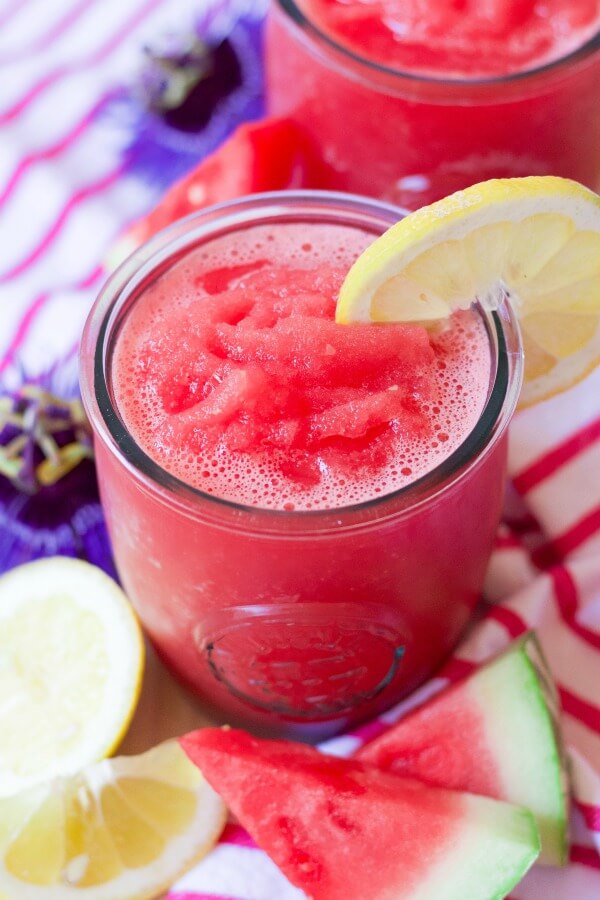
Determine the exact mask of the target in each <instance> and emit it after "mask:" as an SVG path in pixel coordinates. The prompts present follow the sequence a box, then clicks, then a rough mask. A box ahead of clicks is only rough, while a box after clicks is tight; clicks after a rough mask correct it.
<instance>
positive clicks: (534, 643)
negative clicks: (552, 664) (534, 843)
mask: <svg viewBox="0 0 600 900" xmlns="http://www.w3.org/2000/svg"><path fill="white" fill-rule="evenodd" d="M517 663H518V664H517ZM478 676H479V677H478V682H477V683H478V685H479V690H478V693H479V697H480V701H481V703H482V707H483V709H484V710H485V709H486V706H487V707H488V708H489V706H488V703H489V701H491V703H492V704H493V705H492V706H491V708H493V710H494V715H493V716H488V717H486V723H487V726H488V729H490V730H493V731H494V732H495V740H494V741H493V745H494V746H501V745H502V743H503V741H502V735H503V733H504V734H506V733H509V734H510V733H511V731H513V730H514V733H515V741H513V742H508V743H507V742H506V741H504V743H505V744H506V747H505V748H503V753H502V756H501V758H500V760H499V761H500V762H501V763H503V769H502V777H503V781H504V783H505V785H506V788H507V795H506V796H507V797H508V798H509V799H510V802H514V803H517V804H518V805H520V806H523V807H526V808H527V809H531V810H533V811H534V814H535V816H536V820H537V823H538V827H539V830H540V835H541V839H542V854H541V857H540V862H543V863H546V864H551V865H564V864H565V862H566V860H567V856H568V829H567V825H568V779H567V766H566V755H565V751H564V747H563V742H562V737H561V732H560V727H559V704H558V697H557V694H556V690H555V688H554V684H553V681H552V677H551V675H550V671H549V668H548V665H547V663H546V660H545V659H544V656H543V653H542V649H541V647H540V644H539V642H538V640H537V638H536V637H535V635H534V634H533V633H529V634H527V635H525V636H524V637H522V638H520V639H519V641H517V642H516V644H513V645H512V646H511V648H509V650H508V651H506V652H505V653H503V654H502V655H501V656H499V657H498V658H497V659H496V660H494V661H493V662H492V663H491V664H490V665H488V666H486V667H485V668H483V669H480V670H479V673H478ZM511 676H512V677H511ZM498 685H500V687H501V690H500V691H499V690H498ZM486 688H487V690H486ZM503 698H506V700H507V703H506V705H505V706H504V708H503V705H502V699H503ZM517 699H518V700H519V701H522V700H526V702H516V700H517ZM486 700H487V701H488V703H486ZM519 712H520V713H521V715H520V721H519V723H518V727H517V728H516V729H515V728H514V718H515V715H519ZM488 733H489V731H488ZM517 737H518V739H519V741H518V742H517V741H516V738H517ZM533 743H536V744H537V745H538V746H539V747H543V748H545V752H546V757H545V761H544V764H543V765H538V766H537V768H536V770H535V771H527V772H526V773H525V774H524V775H523V774H522V772H523V769H522V747H523V746H531V745H532V744H533ZM512 749H514V753H511V752H510V751H511V750H512ZM536 776H537V777H536Z"/></svg>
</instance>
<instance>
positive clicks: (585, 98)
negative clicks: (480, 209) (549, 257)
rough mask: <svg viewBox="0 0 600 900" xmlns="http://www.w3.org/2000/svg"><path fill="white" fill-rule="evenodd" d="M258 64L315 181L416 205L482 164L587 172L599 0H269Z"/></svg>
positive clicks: (592, 169)
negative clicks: (316, 173)
mask: <svg viewBox="0 0 600 900" xmlns="http://www.w3.org/2000/svg"><path fill="white" fill-rule="evenodd" d="M267 72H268V99H269V106H270V110H271V112H273V113H274V114H282V115H287V116H290V117H292V118H293V119H295V120H296V121H297V122H298V123H300V125H301V126H302V127H303V128H304V130H305V131H306V134H307V135H308V136H309V137H310V138H312V139H313V140H314V142H315V145H316V146H318V147H319V148H320V149H321V152H322V155H323V157H324V160H325V163H326V164H327V171H326V173H325V174H324V181H325V182H326V185H327V187H332V188H336V189H343V190H353V191H356V192H361V193H367V194H371V195H375V196H379V197H382V198H384V199H386V200H389V201H392V202H397V203H401V204H403V205H405V206H408V207H410V208H416V207H418V206H421V205H423V204H425V203H429V202H431V201H432V200H436V199H438V198H439V197H441V196H445V195H446V194H448V193H451V192H452V191H454V190H457V189H459V188H463V187H466V186H467V185H469V184H473V183H475V182H477V181H481V180H484V179H486V178H492V177H513V176H522V175H548V174H553V175H562V176H565V177H569V178H574V179H576V180H578V181H581V182H583V183H584V184H587V185H589V186H590V187H592V188H595V189H597V188H598V186H599V184H600V105H599V104H598V102H597V97H598V94H599V92H600V4H599V3H598V0H542V2H539V3H533V2H530V0H486V2H481V0H368V2H365V0H273V3H272V5H271V13H270V18H269V23H268V30H267Z"/></svg>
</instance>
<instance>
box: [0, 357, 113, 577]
mask: <svg viewBox="0 0 600 900" xmlns="http://www.w3.org/2000/svg"><path fill="white" fill-rule="evenodd" d="M54 374H55V373H53V372H51V373H48V374H47V375H46V376H45V377H43V378H40V379H37V380H36V382H34V383H32V382H30V383H25V384H23V386H22V387H21V388H20V389H18V390H17V391H14V392H11V393H10V394H8V393H7V394H4V395H3V396H2V397H1V398H0V422H1V427H0V472H1V474H0V572H5V571H7V570H8V569H10V568H12V567H13V566H16V565H20V564H21V563H24V562H28V561H29V560H32V559H38V558H39V557H43V556H53V555H55V554H61V555H64V556H77V557H81V558H83V559H87V560H89V561H90V562H92V563H95V564H96V565H98V566H101V567H102V568H103V569H104V570H105V571H107V572H108V573H109V574H110V575H112V576H113V577H114V576H115V575H116V572H115V568H114V563H113V560H112V553H111V550H110V544H109V540H108V535H107V532H106V526H105V524H104V517H103V515H102V509H101V507H100V500H99V496H98V487H97V483H96V473H95V469H94V464H93V461H92V445H91V437H90V432H89V427H88V425H87V422H86V421H85V417H84V414H83V409H82V407H81V403H80V401H79V399H77V398H76V397H69V398H68V399H64V398H58V397H56V396H54V395H53V394H52V393H51V387H52V381H53V376H54Z"/></svg>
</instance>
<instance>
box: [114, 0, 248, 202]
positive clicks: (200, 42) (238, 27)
mask: <svg viewBox="0 0 600 900" xmlns="http://www.w3.org/2000/svg"><path fill="white" fill-rule="evenodd" d="M263 13H264V4H263V3H262V2H258V3H256V2H250V0H248V2H243V0H213V2H212V3H211V4H209V6H208V8H205V9H204V11H203V12H202V13H200V14H199V15H198V17H197V18H196V20H194V21H190V22H189V23H188V24H187V27H181V28H180V29H179V30H171V31H169V32H168V33H167V34H158V35H156V37H155V38H154V39H153V40H152V41H150V42H149V43H148V45H147V46H146V47H144V48H142V49H141V51H140V72H139V76H138V80H137V83H136V84H134V85H132V86H131V87H130V88H129V89H127V90H122V91H120V92H119V93H118V94H116V95H115V97H114V98H113V102H112V106H111V110H110V114H111V115H112V117H113V118H116V119H118V120H120V122H121V123H122V125H123V126H124V127H125V128H126V130H127V135H128V137H127V141H128V143H127V147H126V150H125V159H126V164H127V165H128V166H129V167H130V168H131V169H132V170H133V171H135V172H137V173H139V174H140V175H141V176H142V177H143V178H144V180H145V181H147V182H149V183H151V184H152V185H153V186H154V187H155V188H156V189H157V193H158V191H160V190H161V189H163V188H165V187H167V186H168V185H169V184H171V183H172V182H173V181H175V180H176V179H177V178H179V177H180V176H182V175H184V174H185V173H186V172H188V171H189V170H190V169H191V168H192V167H193V166H194V165H196V164H197V163H198V162H199V161H200V160H201V159H202V158H203V157H205V156H206V155H208V154H209V153H211V152H212V151H213V150H215V149H216V148H217V146H218V145H219V144H220V143H221V142H222V141H223V140H224V139H225V138H226V137H227V136H228V135H229V134H230V133H231V131H233V130H234V129H235V128H236V127H237V125H239V124H240V122H243V121H247V120H249V119H257V118H259V117H260V116H261V115H262V114H263V112H264V103H263V72H262V20H263Z"/></svg>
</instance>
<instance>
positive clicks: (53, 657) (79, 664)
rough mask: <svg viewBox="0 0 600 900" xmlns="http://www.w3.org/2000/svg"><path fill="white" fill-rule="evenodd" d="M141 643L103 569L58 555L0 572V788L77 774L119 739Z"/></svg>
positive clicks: (137, 676)
mask: <svg viewBox="0 0 600 900" xmlns="http://www.w3.org/2000/svg"><path fill="white" fill-rule="evenodd" d="M143 667H144V646H143V641H142V636H141V631H140V627H139V625H138V622H137V619H136V618H135V615H134V613H133V611H132V608H131V606H130V604H129V601H128V600H127V598H126V597H125V595H124V593H123V592H122V591H121V589H120V588H119V587H118V586H117V585H116V584H115V582H114V581H113V580H112V579H111V578H109V577H108V576H107V575H105V574H104V572H102V571H101V570H100V569H98V568H96V567H95V566H92V565H90V564H89V563H85V562H82V561H81V560H77V559H70V558H67V557H62V556H55V557H51V558H49V559H43V560H38V561H37V562H33V563H27V564H26V565H23V566H19V567H18V568H16V569H13V570H12V571H10V572H8V573H7V574H6V575H3V576H2V578H0V796H1V795H4V794H9V793H15V792H16V791H19V790H21V789H23V788H24V787H26V786H28V785H30V784H34V783H36V782H38V781H40V780H46V779H48V778H51V777H53V776H54V775H59V774H60V775H64V774H71V773H72V772H76V771H78V770H79V769H80V768H82V766H85V765H88V763H90V762H95V761H96V760H98V759H102V758H103V757H104V756H107V755H108V754H109V753H110V752H111V751H112V750H113V749H114V748H115V747H116V746H117V744H118V743H119V741H120V739H121V737H122V736H123V734H124V732H125V730H126V728H127V726H128V724H129V721H130V719H131V716H132V714H133V711H134V709H135V706H136V703H137V698H138V695H139V690H140V683H141V677H142V672H143Z"/></svg>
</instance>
